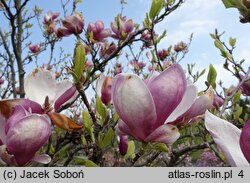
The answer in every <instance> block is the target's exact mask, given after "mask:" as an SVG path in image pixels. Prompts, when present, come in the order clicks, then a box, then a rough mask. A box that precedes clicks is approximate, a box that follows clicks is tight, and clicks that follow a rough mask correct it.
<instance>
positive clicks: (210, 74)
mask: <svg viewBox="0 0 250 183" xmlns="http://www.w3.org/2000/svg"><path fill="white" fill-rule="evenodd" d="M216 77H217V72H216V70H215V68H214V67H213V65H212V64H210V65H209V72H208V75H207V82H208V83H209V84H210V85H212V87H213V88H214V89H215V88H216Z"/></svg>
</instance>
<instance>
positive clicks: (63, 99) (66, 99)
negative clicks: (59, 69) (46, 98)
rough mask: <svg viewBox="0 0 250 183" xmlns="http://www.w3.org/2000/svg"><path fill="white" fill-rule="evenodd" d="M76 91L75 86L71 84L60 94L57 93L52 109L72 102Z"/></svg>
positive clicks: (56, 109)
mask: <svg viewBox="0 0 250 183" xmlns="http://www.w3.org/2000/svg"><path fill="white" fill-rule="evenodd" d="M78 94H79V93H78V91H77V90H76V87H75V86H71V87H70V88H69V89H68V90H67V91H65V92H64V93H63V94H62V95H58V96H59V97H58V98H57V99H56V101H55V104H54V110H55V111H58V110H59V109H60V108H61V107H63V106H65V105H67V104H70V103H71V102H73V101H74V100H75V99H76V98H77V96H78Z"/></svg>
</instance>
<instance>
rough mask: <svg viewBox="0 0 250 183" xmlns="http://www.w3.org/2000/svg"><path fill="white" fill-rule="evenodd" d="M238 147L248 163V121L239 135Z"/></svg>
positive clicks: (249, 148) (249, 128)
mask: <svg viewBox="0 0 250 183" xmlns="http://www.w3.org/2000/svg"><path fill="white" fill-rule="evenodd" d="M240 147H241V150H242V152H243V154H244V156H245V158H246V159H247V161H248V162H249V163H250V119H249V120H248V121H247V122H246V123H245V126H244V127H243V129H242V133H241V135H240Z"/></svg>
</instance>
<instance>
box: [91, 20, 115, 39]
mask: <svg viewBox="0 0 250 183" xmlns="http://www.w3.org/2000/svg"><path fill="white" fill-rule="evenodd" d="M87 34H88V35H92V39H94V40H95V41H97V42H102V41H104V40H105V38H107V37H109V36H110V35H111V31H110V29H104V24H103V22H102V21H100V20H98V21H96V22H95V23H94V24H93V23H91V22H90V23H89V25H88V28H87Z"/></svg>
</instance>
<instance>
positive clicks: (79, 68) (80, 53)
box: [74, 44, 85, 79]
mask: <svg viewBox="0 0 250 183" xmlns="http://www.w3.org/2000/svg"><path fill="white" fill-rule="evenodd" d="M84 65H85V48H84V46H83V44H79V45H78V46H77V47H76V48H75V57H74V66H75V67H74V69H75V75H76V77H77V78H78V79H80V78H81V75H82V72H83V69H84Z"/></svg>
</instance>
